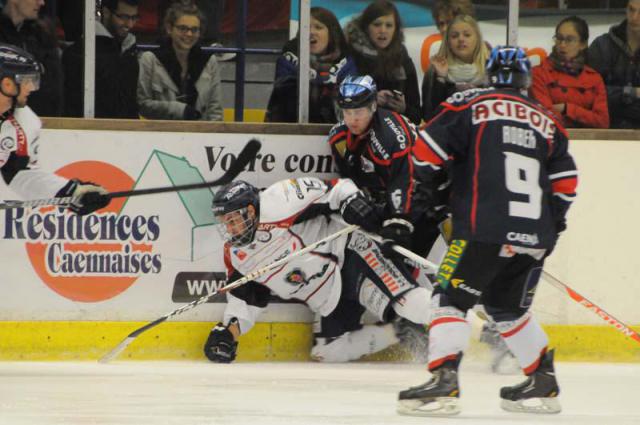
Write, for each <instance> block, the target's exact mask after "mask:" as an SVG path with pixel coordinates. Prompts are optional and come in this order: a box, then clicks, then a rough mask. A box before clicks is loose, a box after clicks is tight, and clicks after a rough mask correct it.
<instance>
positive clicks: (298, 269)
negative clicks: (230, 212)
mask: <svg viewBox="0 0 640 425" xmlns="http://www.w3.org/2000/svg"><path fill="white" fill-rule="evenodd" d="M355 192H358V188H357V187H356V186H355V184H354V183H353V182H352V181H351V180H349V179H340V180H335V181H332V182H330V183H326V182H324V181H322V180H320V179H317V178H313V177H304V178H298V179H291V180H282V181H280V182H277V183H275V184H273V185H272V186H270V187H268V188H267V189H266V190H265V191H263V192H261V193H260V220H259V224H258V228H257V231H256V234H255V238H254V241H253V242H252V243H251V244H249V245H247V246H245V247H241V248H235V247H231V246H229V245H228V244H227V245H226V246H225V263H226V265H227V268H228V272H229V274H228V275H229V276H233V275H234V271H237V272H238V273H239V274H240V275H245V274H248V273H249V272H251V271H254V270H256V269H259V268H262V267H264V266H266V265H268V264H271V263H272V262H274V261H276V260H279V259H282V258H284V257H286V256H288V255H290V254H291V253H293V252H295V251H297V250H299V249H302V248H304V247H306V246H307V245H308V244H310V243H313V242H317V241H318V240H320V239H323V238H325V237H327V236H329V235H331V234H333V233H335V232H337V231H338V230H340V229H341V228H343V227H344V226H345V224H344V223H343V222H341V221H339V220H338V218H339V217H337V216H334V217H333V218H329V217H328V216H327V213H331V212H335V211H337V210H338V209H339V207H340V203H341V202H342V201H343V200H345V199H346V198H347V197H349V196H350V195H352V194H353V193H355ZM347 237H348V236H347V235H345V236H341V237H339V238H336V239H334V240H332V241H331V242H329V243H327V244H324V245H322V246H319V247H318V248H317V249H316V250H314V251H312V252H311V253H309V254H307V255H304V256H302V257H298V258H295V259H293V260H292V261H290V262H289V263H287V264H285V265H284V266H282V267H280V268H278V269H276V270H274V271H272V272H269V273H267V274H265V275H263V276H260V277H259V278H257V279H256V280H255V281H254V282H255V283H257V284H261V285H264V286H266V287H268V288H269V289H270V290H271V291H272V292H273V293H275V294H276V295H278V296H279V297H280V298H283V299H292V298H293V299H297V300H300V301H303V302H305V303H306V304H307V305H308V306H309V307H310V308H311V310H313V311H314V312H317V313H320V314H321V315H323V316H326V315H328V314H329V313H331V312H332V311H333V310H334V309H335V307H336V305H337V304H338V300H339V298H340V294H341V289H342V280H341V275H340V268H341V267H342V264H343V261H344V249H345V245H346V241H347ZM235 275H236V276H238V274H237V273H236V274H235ZM241 288H243V287H240V288H238V289H241ZM245 289H246V288H245ZM232 292H236V290H234V291H232ZM249 298H250V297H249ZM227 300H228V304H227V307H226V309H225V313H224V323H228V322H229V320H231V318H233V317H236V318H237V319H238V321H239V324H240V330H241V332H242V333H246V332H248V331H249V329H251V328H252V327H253V325H254V324H255V321H256V318H257V316H258V315H259V313H260V311H261V310H262V308H261V307H263V306H256V305H251V304H250V303H247V301H246V300H243V299H240V298H238V297H237V296H235V295H234V294H233V293H228V294H227ZM254 304H255V303H254Z"/></svg>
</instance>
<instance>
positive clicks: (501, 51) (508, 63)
mask: <svg viewBox="0 0 640 425" xmlns="http://www.w3.org/2000/svg"><path fill="white" fill-rule="evenodd" d="M486 71H487V77H488V78H489V84H490V85H491V86H493V87H510V88H514V89H526V88H528V87H529V86H530V85H531V62H529V58H527V54H526V53H525V51H524V50H523V49H521V48H520V47H517V46H496V47H494V48H493V49H492V50H491V54H490V55H489V59H488V60H487V65H486Z"/></svg>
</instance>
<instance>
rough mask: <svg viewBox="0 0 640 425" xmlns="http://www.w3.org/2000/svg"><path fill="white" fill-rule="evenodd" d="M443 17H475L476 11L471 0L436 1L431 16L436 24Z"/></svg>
mask: <svg viewBox="0 0 640 425" xmlns="http://www.w3.org/2000/svg"><path fill="white" fill-rule="evenodd" d="M441 15H451V16H452V17H455V16H457V15H469V16H473V17H475V15H476V14H475V10H474V7H473V3H471V0H436V2H435V3H434V5H433V7H432V8H431V16H432V17H433V20H434V22H438V17H439V16H441Z"/></svg>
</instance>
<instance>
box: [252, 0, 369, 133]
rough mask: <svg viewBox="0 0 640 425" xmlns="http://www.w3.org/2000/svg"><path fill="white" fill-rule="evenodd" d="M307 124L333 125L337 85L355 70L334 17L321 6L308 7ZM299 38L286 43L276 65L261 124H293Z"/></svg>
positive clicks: (296, 109)
mask: <svg viewBox="0 0 640 425" xmlns="http://www.w3.org/2000/svg"><path fill="white" fill-rule="evenodd" d="M309 43H310V45H309V53H310V54H311V58H310V68H311V69H310V75H309V85H310V87H309V122H314V123H331V124H335V123H336V122H337V121H338V120H337V118H336V113H335V107H334V103H333V99H334V97H335V94H336V92H337V90H338V86H339V85H340V83H341V82H342V80H344V79H345V77H347V76H348V75H355V74H356V73H357V72H356V67H355V62H354V61H353V59H352V57H351V56H350V55H349V54H348V49H347V43H346V41H345V38H344V34H343V32H342V28H341V27H340V23H339V22H338V19H337V18H336V17H335V15H334V14H333V13H332V12H331V11H329V10H327V9H325V8H322V7H312V8H311V25H310V35H309ZM298 45H299V37H296V38H294V39H293V40H289V41H288V42H287V43H286V44H285V46H284V48H283V49H282V55H281V56H280V57H279V58H278V61H277V62H276V79H275V83H274V87H273V93H272V94H271V98H270V99H269V106H268V107H267V115H266V117H265V121H271V122H296V121H297V120H298V98H297V96H292V95H291V94H292V93H296V92H297V90H298Z"/></svg>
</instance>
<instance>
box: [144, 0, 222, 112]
mask: <svg viewBox="0 0 640 425" xmlns="http://www.w3.org/2000/svg"><path fill="white" fill-rule="evenodd" d="M203 21H204V19H203V17H202V14H201V13H200V11H199V10H198V8H197V7H196V6H195V5H193V4H192V3H191V2H188V1H185V2H176V3H174V4H173V5H172V6H171V7H170V8H169V9H168V10H167V13H166V15H165V20H164V22H165V29H166V31H167V34H168V36H169V37H168V39H166V40H163V41H162V42H161V44H160V48H159V49H158V50H156V51H153V52H145V53H143V54H142V56H141V57H140V77H139V79H138V104H139V106H140V114H141V115H142V116H143V117H145V118H148V119H164V120H203V121H222V117H223V115H222V114H223V110H222V88H221V83H220V65H219V64H218V62H217V60H216V57H215V55H208V54H207V53H204V52H203V51H202V50H201V49H200V47H201V45H200V42H199V40H200V34H202V30H203Z"/></svg>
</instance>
